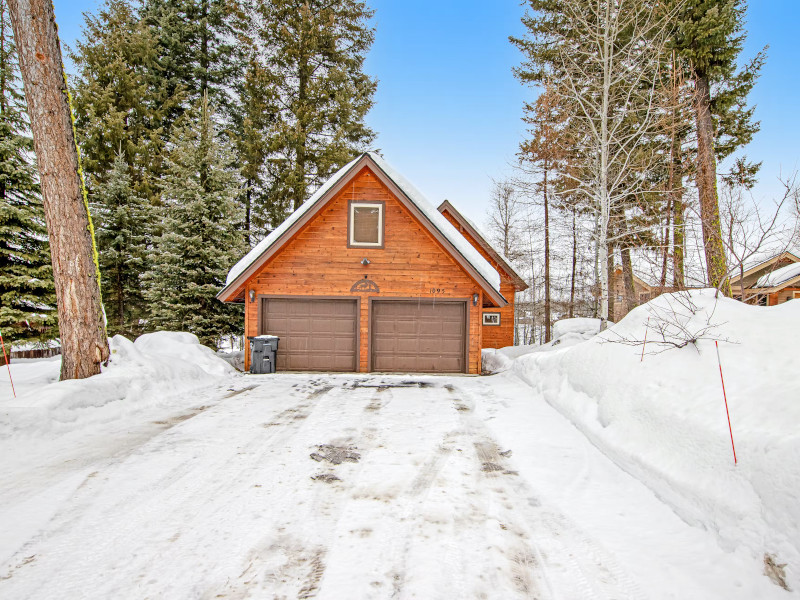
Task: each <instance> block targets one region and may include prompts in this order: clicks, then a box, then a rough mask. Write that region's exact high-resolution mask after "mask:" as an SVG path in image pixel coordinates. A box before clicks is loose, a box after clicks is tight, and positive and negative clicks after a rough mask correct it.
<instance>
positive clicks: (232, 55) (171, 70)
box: [141, 0, 250, 133]
mask: <svg viewBox="0 0 800 600" xmlns="http://www.w3.org/2000/svg"><path fill="white" fill-rule="evenodd" d="M141 18H142V21H143V23H144V24H145V25H146V26H147V27H148V28H149V29H150V31H151V35H152V36H153V37H154V39H155V50H156V54H157V63H158V67H157V69H153V70H151V71H150V72H149V74H148V76H149V79H150V80H151V82H152V85H154V86H156V87H158V86H161V85H164V86H165V87H166V90H167V96H168V97H176V96H180V97H182V98H183V102H181V103H180V104H173V106H172V107H170V110H169V111H168V116H167V119H166V121H167V123H166V131H167V133H169V130H170V129H171V126H172V124H173V123H174V122H175V121H176V120H177V119H178V118H179V117H180V116H181V114H182V113H183V112H184V111H185V110H187V109H189V108H190V107H192V106H196V105H197V103H199V102H201V101H202V98H203V96H204V95H205V94H208V98H209V101H210V102H211V103H212V105H213V106H215V107H216V111H217V115H218V118H221V120H222V121H223V122H224V123H225V125H226V126H228V125H230V122H231V119H232V113H233V111H234V105H235V104H236V103H237V98H236V96H235V94H231V91H232V90H234V91H235V90H236V89H237V88H238V87H239V84H240V81H241V78H242V76H243V69H244V51H245V47H247V46H248V45H249V40H248V39H244V38H242V33H243V31H245V30H246V29H247V28H248V27H249V23H250V17H249V7H248V5H247V2H246V1H244V2H243V1H239V2H230V1H229V0H144V4H143V7H142V10H141Z"/></svg>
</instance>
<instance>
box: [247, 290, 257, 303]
mask: <svg viewBox="0 0 800 600" xmlns="http://www.w3.org/2000/svg"><path fill="white" fill-rule="evenodd" d="M248 295H249V296H250V302H255V301H256V291H255V290H250V291H249V292H248Z"/></svg>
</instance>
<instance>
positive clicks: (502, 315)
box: [439, 200, 529, 348]
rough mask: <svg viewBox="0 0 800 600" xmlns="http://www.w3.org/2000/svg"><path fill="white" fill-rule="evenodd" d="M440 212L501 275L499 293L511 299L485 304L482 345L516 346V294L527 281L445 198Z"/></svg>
mask: <svg viewBox="0 0 800 600" xmlns="http://www.w3.org/2000/svg"><path fill="white" fill-rule="evenodd" d="M439 212H440V213H442V214H443V215H444V217H445V218H446V219H447V220H448V221H450V223H452V225H453V227H455V228H456V229H457V230H458V232H459V233H460V234H461V235H463V236H464V237H465V238H466V239H467V241H468V242H469V243H470V244H472V246H473V247H475V248H476V249H477V250H478V252H480V253H481V256H483V258H485V259H486V260H487V261H489V264H490V265H492V267H494V269H495V270H496V271H497V272H498V273H499V274H500V293H501V294H503V297H504V298H505V299H506V300H508V304H506V305H505V306H503V307H501V308H497V307H493V306H491V305H489V306H484V307H483V317H482V324H483V335H482V338H483V348H505V347H506V346H513V345H514V310H515V309H514V298H515V296H514V294H515V293H516V292H521V291H523V290H527V289H528V287H529V286H528V284H527V283H525V280H523V279H522V277H520V276H519V275H518V274H517V272H516V271H515V270H514V267H512V266H511V264H509V263H510V261H509V260H508V259H507V258H506V257H505V256H503V255H502V254H500V253H499V252H498V251H497V250H495V249H494V248H493V247H492V245H491V244H490V243H489V242H488V241H487V240H486V236H484V235H483V234H482V233H481V231H480V229H478V227H477V226H476V225H475V224H474V223H473V222H472V221H470V220H469V219H468V218H467V217H465V216H464V215H462V214H461V213H460V212H458V211H457V210H456V208H455V207H454V206H453V205H452V204H450V201H449V200H445V201H444V202H442V204H441V205H440V206H439Z"/></svg>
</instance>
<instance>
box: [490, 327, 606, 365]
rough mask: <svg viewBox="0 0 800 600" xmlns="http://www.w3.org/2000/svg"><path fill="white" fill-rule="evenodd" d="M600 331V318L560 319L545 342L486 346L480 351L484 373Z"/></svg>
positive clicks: (586, 338)
mask: <svg viewBox="0 0 800 600" xmlns="http://www.w3.org/2000/svg"><path fill="white" fill-rule="evenodd" d="M599 331H600V319H589V318H582V317H581V318H574V319H562V320H560V321H556V322H555V323H554V324H553V332H552V333H553V339H552V340H551V341H549V342H547V343H546V344H541V345H538V344H531V345H521V346H506V347H505V348H499V349H494V348H487V349H485V350H482V351H481V361H482V369H483V372H484V373H500V372H501V371H505V370H507V369H509V368H511V365H512V363H513V361H514V359H516V358H519V357H520V356H524V355H525V354H532V353H534V352H549V351H550V350H554V349H556V348H558V349H563V348H569V347H571V346H574V345H575V344H580V343H581V342H585V341H586V340H588V339H590V338H592V337H594V336H595V335H597V334H598V332H599Z"/></svg>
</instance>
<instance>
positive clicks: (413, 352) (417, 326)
mask: <svg viewBox="0 0 800 600" xmlns="http://www.w3.org/2000/svg"><path fill="white" fill-rule="evenodd" d="M467 302H468V300H466V299H465V300H461V301H459V300H445V299H438V300H422V299H420V298H417V299H414V300H389V299H379V298H373V299H372V306H371V308H370V311H371V313H370V314H371V323H370V370H371V371H394V372H411V373H414V372H416V373H422V372H427V373H463V372H464V371H465V365H466V361H467V360H468V357H467V355H466V326H467V314H468V309H467Z"/></svg>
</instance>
